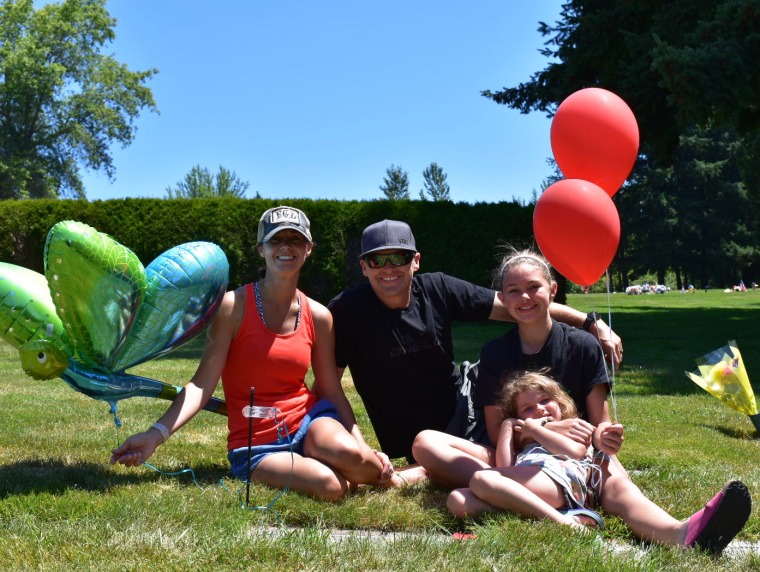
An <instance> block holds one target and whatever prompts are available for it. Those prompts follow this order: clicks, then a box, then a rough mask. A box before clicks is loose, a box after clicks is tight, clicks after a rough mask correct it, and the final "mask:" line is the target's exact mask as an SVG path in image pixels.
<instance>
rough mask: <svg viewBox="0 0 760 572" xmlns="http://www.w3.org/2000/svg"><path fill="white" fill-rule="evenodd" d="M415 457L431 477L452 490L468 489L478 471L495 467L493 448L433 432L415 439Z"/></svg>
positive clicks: (422, 434) (426, 431) (413, 447)
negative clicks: (458, 488)
mask: <svg viewBox="0 0 760 572" xmlns="http://www.w3.org/2000/svg"><path fill="white" fill-rule="evenodd" d="M412 454H413V455H414V458H415V460H416V461H417V462H418V463H419V464H420V465H422V466H423V467H424V469H425V471H426V472H427V474H428V475H430V477H431V478H433V479H435V480H437V481H439V482H441V483H443V484H444V485H446V486H449V487H465V486H467V484H468V483H469V481H470V477H472V475H473V474H474V473H475V471H479V470H481V469H488V468H490V467H491V466H492V465H493V449H492V448H489V447H486V446H485V445H480V444H478V443H473V442H471V441H467V440H466V439H462V438H460V437H455V436H453V435H449V434H448V433H443V432H441V431H433V430H430V429H428V430H425V431H421V432H420V433H419V434H418V435H417V437H415V439H414V443H413V444H412Z"/></svg>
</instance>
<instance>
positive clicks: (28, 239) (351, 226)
mask: <svg viewBox="0 0 760 572" xmlns="http://www.w3.org/2000/svg"><path fill="white" fill-rule="evenodd" d="M280 204H287V205H291V206H294V207H297V208H300V209H302V210H303V211H304V212H305V213H306V214H307V216H308V217H309V219H310V220H311V224H312V235H313V236H314V240H315V242H316V244H317V246H316V248H315V250H314V253H313V254H312V256H311V259H310V260H309V261H308V262H307V264H306V266H305V267H304V270H303V271H302V274H301V283H300V286H301V288H302V289H303V290H304V291H305V292H307V293H308V294H309V295H310V296H312V297H313V298H315V299H317V300H319V301H321V302H328V301H329V300H330V299H331V298H332V297H333V296H334V295H335V294H337V293H338V292H340V291H341V290H343V289H345V288H347V287H350V286H353V285H355V284H358V283H359V282H361V281H362V280H363V279H364V278H363V277H362V274H361V269H360V268H359V264H358V256H359V252H360V239H361V233H362V230H363V229H364V227H366V226H367V225H369V224H372V223H373V222H377V221H379V220H382V219H385V218H389V219H397V220H404V221H406V222H408V223H409V224H410V225H411V227H412V229H413V231H414V236H415V239H416V241H417V248H418V249H419V251H420V252H421V253H422V260H421V271H422V272H433V271H442V272H446V273H447V274H451V275H453V276H457V277H459V278H463V279H465V280H469V281H470V282H474V283H476V284H481V285H484V286H490V285H491V272H492V270H493V268H494V267H495V266H496V265H497V262H498V258H499V254H500V250H501V249H500V248H499V246H500V245H503V244H506V243H509V244H513V245H515V246H518V247H522V246H526V245H530V244H532V241H533V235H532V218H533V207H532V206H522V205H520V204H518V203H514V202H502V203H477V204H469V203H451V202H432V201H406V200H404V201H334V200H318V201H316V200H305V199H292V200H278V201H273V200H269V199H237V198H224V199H173V200H166V199H117V200H108V201H94V202H87V201H73V200H29V201H12V200H7V201H0V260H2V261H4V262H10V263H12V264H16V265H19V266H25V267H27V268H30V269H32V270H35V271H37V272H43V271H44V268H43V265H44V262H43V255H44V252H43V251H44V246H45V239H46V237H47V233H48V231H49V230H50V228H51V227H52V226H53V225H54V224H55V223H57V222H59V221H62V220H78V221H81V222H84V223H86V224H89V225H91V226H93V227H94V228H96V229H97V230H99V231H100V232H105V233H107V234H110V235H111V236H113V237H114V238H115V239H116V240H118V241H119V242H121V243H122V244H124V245H125V246H127V247H128V248H130V249H131V250H132V251H133V252H135V254H137V256H138V257H139V258H140V260H141V261H142V262H143V264H145V265H147V264H149V263H150V261H151V260H153V259H154V258H155V257H156V256H158V255H159V254H160V253H162V252H164V251H165V250H168V249H169V248H171V247H173V246H176V245H178V244H181V243H184V242H190V241H195V240H205V241H209V242H214V243H216V244H218V245H219V246H220V247H221V248H222V249H223V250H224V252H225V253H226V255H227V258H228V260H229V263H230V287H231V288H233V287H236V286H239V285H241V284H244V283H246V282H250V281H252V280H255V279H256V277H257V275H258V268H259V266H260V264H261V258H260V257H259V255H258V252H257V250H256V231H257V228H258V220H259V217H260V216H261V214H262V213H263V212H264V211H265V210H266V209H268V208H270V207H273V206H277V205H280Z"/></svg>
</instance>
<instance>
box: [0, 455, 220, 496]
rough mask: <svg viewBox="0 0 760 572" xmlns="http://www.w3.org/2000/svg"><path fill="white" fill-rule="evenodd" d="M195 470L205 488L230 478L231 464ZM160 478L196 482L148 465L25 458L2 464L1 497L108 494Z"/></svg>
mask: <svg viewBox="0 0 760 572" xmlns="http://www.w3.org/2000/svg"><path fill="white" fill-rule="evenodd" d="M169 472H170V471H166V473H169ZM171 472H174V471H171ZM193 473H194V475H195V482H196V483H197V484H198V485H199V486H201V487H205V486H210V485H216V484H217V483H218V482H219V480H220V479H223V478H225V477H228V476H229V469H228V467H227V466H224V467H222V466H219V465H201V466H199V467H193ZM159 479H176V480H177V482H180V483H187V484H188V485H191V486H192V485H193V476H192V475H191V474H190V473H183V474H181V475H177V476H170V475H168V474H161V473H158V472H156V471H153V470H150V469H147V468H141V469H132V470H131V471H130V472H128V473H117V472H115V471H114V470H112V468H111V466H110V465H105V464H101V463H88V462H77V463H70V462H67V461H65V460H63V459H25V460H22V461H17V462H15V463H10V464H7V465H1V466H0V498H7V497H9V496H14V495H27V494H33V493H50V494H54V495H59V494H63V493H66V492H67V491H71V490H83V491H92V492H102V493H105V492H108V491H109V490H111V489H112V488H114V487H120V486H125V485H139V484H144V483H151V482H155V481H156V480H159Z"/></svg>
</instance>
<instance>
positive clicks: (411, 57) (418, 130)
mask: <svg viewBox="0 0 760 572" xmlns="http://www.w3.org/2000/svg"><path fill="white" fill-rule="evenodd" d="M560 5H561V1H559V0H539V1H538V2H506V1H504V0H484V1H478V2H461V1H453V0H438V1H436V2H432V1H427V0H421V1H409V0H407V1H398V0H385V1H383V2H360V1H355V2H349V1H345V0H344V1H342V2H339V1H337V0H324V1H310V2H309V1H306V0H292V1H274V0H270V1H268V2H264V1H262V0H215V1H213V2H211V1H209V0H203V1H200V0H182V1H179V0H159V1H156V0H109V1H108V2H107V8H108V10H109V12H110V13H111V15H112V16H113V17H115V18H116V19H117V21H118V23H117V26H116V40H115V41H114V42H113V43H112V44H110V45H109V46H108V47H107V48H106V51H107V52H108V53H111V54H113V55H114V56H115V57H116V59H117V60H119V61H120V62H122V63H124V64H126V65H127V66H128V67H129V68H130V69H131V70H145V69H149V68H157V69H158V70H159V73H158V74H157V75H156V76H155V77H154V78H153V79H152V80H150V82H149V83H148V86H149V87H150V88H151V89H152V90H153V94H154V97H155V99H156V104H157V106H158V108H159V111H160V114H154V113H146V112H143V114H142V115H141V117H140V118H139V120H138V121H137V127H138V131H137V135H136V137H135V140H134V141H133V142H132V144H131V145H130V146H128V147H126V148H121V147H120V146H115V147H114V148H113V149H112V155H113V158H114V163H115V167H116V174H115V179H114V180H113V182H111V181H109V180H108V178H107V177H106V176H105V174H102V173H94V172H88V171H85V172H83V175H84V183H85V190H86V192H87V197H88V198H89V199H90V200H97V199H111V198H120V197H164V196H165V195H166V187H167V186H169V185H174V184H176V183H177V181H179V180H181V179H182V178H183V177H184V176H185V174H186V173H187V172H188V171H189V170H190V169H191V168H192V167H193V166H194V165H196V164H199V165H201V166H203V167H207V168H209V169H210V170H211V171H212V172H216V170H217V169H218V167H219V165H223V166H224V167H226V168H228V169H231V170H233V171H235V172H236V173H237V175H238V176H239V177H240V178H241V179H243V180H246V181H248V182H249V183H250V187H249V190H248V196H253V195H254V194H255V193H256V192H259V193H260V194H261V195H262V196H263V197H267V198H281V199H285V198H312V199H357V200H367V199H376V198H381V197H382V192H381V191H380V190H379V188H378V187H379V186H380V185H381V184H382V182H383V177H384V176H385V171H386V169H387V168H388V167H390V166H391V165H392V164H395V165H398V166H401V167H402V168H403V169H405V170H406V171H407V172H408V173H409V182H410V190H411V192H412V196H413V197H415V198H416V197H417V196H418V195H419V190H420V189H421V188H422V185H423V178H422V171H423V170H424V169H425V167H427V166H428V165H429V164H430V163H431V162H436V163H438V164H439V165H440V166H441V167H442V168H443V169H444V171H445V172H446V173H447V175H448V182H449V185H450V186H451V196H452V199H453V200H455V201H467V202H476V201H486V202H497V201H501V200H511V199H512V198H513V197H517V198H520V199H529V198H530V195H531V192H532V191H533V190H534V189H536V190H538V189H539V188H540V186H541V182H542V181H543V180H544V179H545V178H546V177H547V176H548V175H549V174H550V169H549V167H548V166H547V165H546V159H547V157H550V156H551V146H550V143H549V129H550V125H551V120H550V119H548V118H546V117H545V116H544V114H542V113H538V112H537V113H531V114H529V115H522V114H520V113H519V112H517V111H515V110H512V109H508V108H507V107H505V106H502V105H497V104H495V103H494V102H492V101H490V100H488V99H486V98H484V97H482V96H481V95H480V91H481V90H484V89H491V90H498V89H500V88H502V87H504V86H507V87H513V86H516V85H517V84H519V83H520V82H524V81H527V80H528V79H529V78H530V75H531V74H533V73H534V72H536V71H539V70H541V69H543V68H544V67H545V66H546V64H547V60H546V58H544V57H542V56H541V55H540V54H539V53H538V50H539V49H541V48H542V47H543V41H544V40H543V38H542V37H541V36H540V35H539V33H538V32H537V28H538V22H539V21H546V22H551V23H553V22H555V21H556V20H557V19H558V18H559V13H560Z"/></svg>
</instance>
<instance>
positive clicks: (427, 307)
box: [329, 220, 622, 462]
mask: <svg viewBox="0 0 760 572" xmlns="http://www.w3.org/2000/svg"><path fill="white" fill-rule="evenodd" d="M361 250H362V253H361V255H360V261H359V264H360V265H361V268H362V273H363V274H364V276H366V277H367V279H368V280H367V282H366V283H364V284H361V285H359V286H356V287H355V288H351V289H349V290H346V291H344V292H342V293H341V294H339V295H338V296H336V297H335V298H334V299H333V300H332V301H331V302H330V304H329V308H330V311H331V312H332V314H333V318H334V325H335V357H336V363H337V365H338V368H339V369H340V371H341V373H342V371H343V369H345V367H346V366H348V367H349V368H350V370H351V377H352V379H353V381H354V385H355V387H356V390H357V391H358V393H359V395H360V397H361V398H362V401H363V402H364V406H365V408H366V410H367V414H368V415H369V418H370V421H371V423H372V426H373V428H374V429H375V433H376V435H377V438H378V441H379V442H380V446H381V448H382V450H383V452H384V453H386V454H387V455H388V456H389V457H390V458H393V459H395V458H401V457H406V458H407V459H408V460H409V461H410V462H413V457H412V442H413V441H414V437H415V436H416V435H417V433H419V432H420V431H422V430H423V429H437V430H440V431H447V432H449V433H452V434H455V435H457V436H460V437H465V438H469V439H478V438H479V437H480V436H481V434H482V432H483V430H484V427H483V425H482V424H479V423H477V415H476V414H475V412H474V410H473V409H472V402H471V400H470V399H469V386H470V383H469V382H470V381H471V380H472V377H473V375H474V373H475V372H474V371H472V370H471V368H470V366H469V364H463V365H462V367H459V366H457V365H456V363H455V360H454V346H453V340H452V335H451V326H452V324H453V323H454V322H474V321H483V320H486V319H492V320H510V318H509V314H508V313H507V311H506V309H505V308H504V306H503V305H502V304H501V302H500V301H499V299H498V297H497V296H496V292H495V291H494V290H491V289H489V288H483V287H482V286H477V285H475V284H471V283H470V282H466V281H464V280H460V279H458V278H454V277H452V276H448V275H446V274H443V273H441V272H433V273H426V274H415V273H416V272H417V271H418V270H419V268H420V253H419V252H417V246H416V243H415V240H414V235H413V234H412V229H411V228H410V227H409V225H408V224H406V223H404V222H400V221H394V220H383V221H381V222H377V223H375V224H372V225H370V226H368V227H367V228H365V229H364V232H363V233H362V240H361ZM550 311H551V314H552V317H553V318H555V319H556V320H558V321H561V322H566V323H568V324H570V325H573V326H578V327H581V326H584V327H586V329H589V328H591V331H592V332H593V333H594V334H596V335H597V336H598V337H600V339H602V340H603V346H604V348H605V352H608V353H609V354H610V355H611V356H612V358H613V359H614V360H615V362H619V361H620V359H621V356H622V344H621V343H620V338H618V337H617V335H615V333H614V332H612V330H611V329H610V328H608V327H607V326H606V325H605V324H604V322H602V321H601V320H598V321H597V319H596V316H595V315H594V316H593V317H592V318H591V319H589V318H588V317H587V315H586V314H583V313H581V312H578V311H576V310H573V309H572V308H569V307H567V306H563V305H561V304H552V306H551V307H550Z"/></svg>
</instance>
